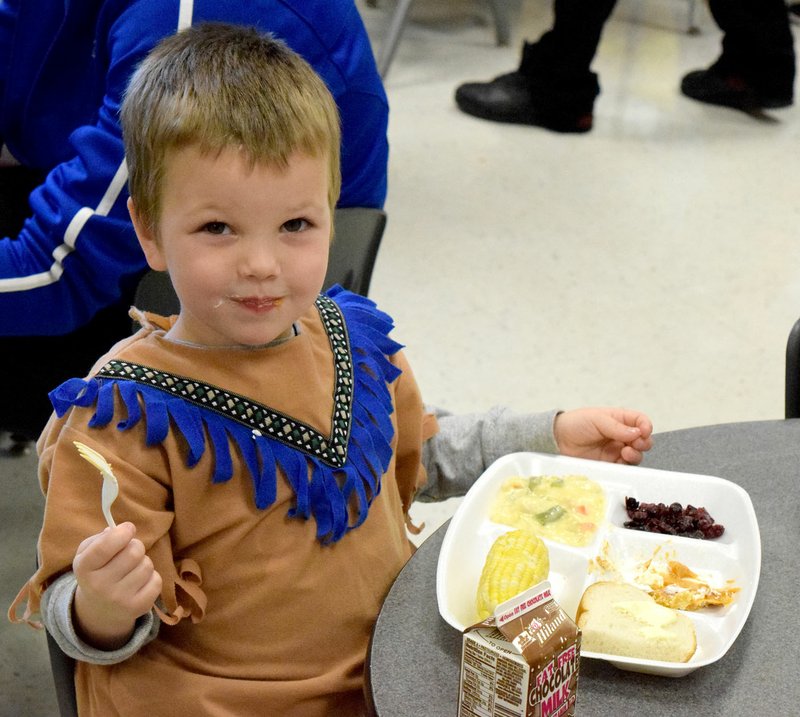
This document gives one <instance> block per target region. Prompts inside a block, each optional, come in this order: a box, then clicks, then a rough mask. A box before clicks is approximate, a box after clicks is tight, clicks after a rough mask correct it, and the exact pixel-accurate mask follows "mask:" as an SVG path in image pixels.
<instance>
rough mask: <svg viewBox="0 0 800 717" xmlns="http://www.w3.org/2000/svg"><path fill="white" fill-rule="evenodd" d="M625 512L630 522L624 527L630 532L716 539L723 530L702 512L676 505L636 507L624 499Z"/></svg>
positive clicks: (661, 504) (703, 510)
mask: <svg viewBox="0 0 800 717" xmlns="http://www.w3.org/2000/svg"><path fill="white" fill-rule="evenodd" d="M625 509H626V511H627V513H628V517H629V518H630V520H628V521H626V522H625V523H624V525H625V527H626V528H629V529H631V530H645V531H648V532H651V533H663V534H665V535H682V536H684V537H688V538H698V539H701V540H702V539H705V538H718V537H719V536H720V535H722V534H723V533H724V532H725V527H724V526H722V525H720V524H719V523H715V522H714V519H713V518H712V517H711V515H710V514H709V513H708V511H707V510H706V509H705V508H703V507H700V508H695V506H693V505H690V504H689V505H687V506H686V508H683V507H682V506H681V504H680V503H671V504H670V505H665V504H664V503H640V502H639V501H638V500H636V498H631V497H630V496H626V497H625Z"/></svg>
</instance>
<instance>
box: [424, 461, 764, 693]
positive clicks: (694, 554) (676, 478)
mask: <svg viewBox="0 0 800 717" xmlns="http://www.w3.org/2000/svg"><path fill="white" fill-rule="evenodd" d="M567 474H580V475H585V476H587V477H589V478H591V479H592V480H594V481H596V482H597V483H599V484H600V485H601V486H602V487H603V489H604V491H605V494H606V516H605V521H604V523H603V524H602V525H601V526H600V528H599V530H598V532H597V534H596V536H595V539H594V541H593V542H592V543H591V544H590V545H588V546H585V547H581V548H575V547H570V546H567V545H562V544H559V543H554V542H552V541H548V540H545V543H546V544H547V547H548V550H549V552H550V576H549V578H548V579H549V581H550V583H551V584H552V589H553V595H554V597H555V598H556V600H558V602H559V603H560V604H561V605H562V607H563V608H564V609H565V610H566V612H567V613H568V614H569V615H571V616H572V617H574V616H575V611H576V610H577V607H578V602H579V601H580V597H581V595H582V594H583V591H584V590H585V589H586V587H588V586H589V585H590V584H591V583H593V582H595V581H596V580H598V579H603V576H602V575H600V574H598V573H597V572H596V571H593V570H590V564H591V561H592V560H593V559H594V558H595V557H597V556H598V555H600V554H601V551H602V550H603V546H604V544H605V543H606V542H607V543H608V548H609V554H610V556H612V558H613V561H614V563H615V565H616V567H617V568H618V570H619V572H620V573H621V575H622V577H623V578H624V579H627V580H630V581H633V577H634V575H635V574H636V572H637V569H638V567H639V566H640V564H641V562H642V561H644V560H646V559H647V558H648V557H650V556H652V555H653V553H654V552H655V551H656V549H657V548H658V547H659V546H661V547H662V549H663V550H665V551H667V552H668V553H669V556H670V557H672V558H673V559H675V560H678V561H680V562H682V563H684V564H685V565H687V566H689V567H690V568H691V569H692V570H694V571H695V572H697V573H698V574H699V575H701V576H702V577H704V578H707V579H708V580H709V582H710V583H711V584H713V585H720V586H721V585H725V584H726V582H727V581H729V580H730V581H733V583H734V584H735V585H736V586H737V587H739V588H741V590H740V592H738V593H737V594H736V596H735V599H734V601H733V603H732V604H730V605H727V606H725V607H713V608H704V609H702V610H699V611H689V612H686V614H687V615H688V616H689V617H690V618H691V619H692V621H693V622H694V625H695V631H696V633H697V650H696V652H695V654H694V656H693V657H692V658H691V659H690V660H689V662H686V663H673V662H661V661H657V660H639V659H634V658H628V657H620V656H618V655H606V654H601V653H592V652H586V651H582V652H581V654H582V656H584V657H589V658H596V659H604V660H608V661H609V662H611V663H613V664H614V665H616V666H617V667H619V668H621V669H626V670H632V671H637V672H646V673H650V674H658V675H665V676H670V677H681V676H683V675H686V674H688V673H690V672H692V671H693V670H696V669H697V668H699V667H703V666H704V665H708V664H711V663H712V662H715V661H717V660H719V659H720V658H721V657H722V656H723V655H725V653H726V652H727V651H728V650H729V649H730V647H731V645H732V644H733V643H734V641H735V640H736V638H737V636H738V635H739V633H740V631H741V629H742V627H743V626H744V624H745V621H746V620H747V616H748V614H749V613H750V608H751V607H752V605H753V600H754V599H755V595H756V590H757V588H758V579H759V575H760V572H761V538H760V535H759V531H758V523H757V521H756V516H755V511H754V510H753V505H752V502H751V501H750V496H749V495H748V494H747V492H746V491H745V490H743V489H742V488H740V487H739V486H737V485H736V484H734V483H731V482H730V481H727V480H724V479H723V478H718V477H715V476H706V475H697V474H692V473H678V472H673V471H663V470H657V469H654V468H643V467H639V466H627V465H620V464H615V463H604V462H599V461H589V460H583V459H579V458H568V457H565V456H553V455H546V454H539V453H514V454H511V455H508V456H505V457H503V458H501V459H500V460H498V461H496V462H495V463H494V464H493V465H491V466H490V467H489V468H488V469H487V470H486V472H485V473H484V474H483V475H482V476H481V477H480V478H479V479H478V480H477V481H476V482H475V484H474V485H473V486H472V488H471V489H470V490H469V492H468V493H467V495H466V496H465V498H464V500H463V501H462V503H461V504H460V505H459V507H458V509H457V510H456V512H455V514H454V515H453V518H452V520H451V521H450V525H449V526H448V529H447V533H446V535H445V537H444V540H443V542H442V549H441V553H440V554H439V563H438V566H437V573H436V595H437V600H438V606H439V613H440V614H441V616H442V617H443V618H444V620H445V621H447V622H448V623H449V624H450V625H452V626H453V627H454V628H455V629H457V630H461V631H463V630H464V629H465V628H467V627H468V626H470V625H472V624H474V623H475V621H476V615H475V594H476V591H477V587H478V581H479V579H480V574H481V570H482V568H483V564H484V562H485V560H486V555H487V553H488V552H489V548H490V547H491V545H492V543H493V542H494V541H495V539H496V538H497V537H498V536H499V535H501V534H502V533H504V532H507V531H509V530H512V528H511V527H510V526H507V525H501V524H499V523H494V522H492V521H491V520H490V519H489V511H490V509H491V505H492V502H493V500H494V497H495V495H496V493H497V491H498V490H499V488H500V485H501V484H502V483H503V482H504V481H505V480H506V479H507V478H510V477H512V476H517V475H522V476H529V475H567ZM625 496H632V497H634V498H636V499H637V500H639V501H640V502H648V503H649V502H654V503H659V502H661V503H666V504H669V503H672V502H676V501H677V502H678V503H681V504H682V505H684V506H685V505H687V504H689V503H690V504H692V505H694V506H696V507H700V506H703V507H705V508H706V509H707V510H708V512H709V513H710V514H711V515H712V516H713V518H714V520H715V521H716V522H718V523H722V524H723V525H724V526H725V532H724V534H723V535H722V536H721V537H720V538H717V539H715V540H698V539H695V538H683V537H676V536H665V535H657V534H653V533H645V532H641V531H635V530H629V529H626V528H623V527H622V526H623V523H624V522H625V521H626V520H628V517H627V514H626V512H625V506H624V499H625Z"/></svg>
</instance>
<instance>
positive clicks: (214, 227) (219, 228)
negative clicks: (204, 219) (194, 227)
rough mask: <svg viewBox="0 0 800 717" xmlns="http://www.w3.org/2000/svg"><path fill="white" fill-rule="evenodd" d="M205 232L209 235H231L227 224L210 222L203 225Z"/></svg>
mask: <svg viewBox="0 0 800 717" xmlns="http://www.w3.org/2000/svg"><path fill="white" fill-rule="evenodd" d="M203 231H204V232H208V233H209V234H229V233H230V229H229V228H228V225H227V224H226V223H225V222H208V223H207V224H204V225H203Z"/></svg>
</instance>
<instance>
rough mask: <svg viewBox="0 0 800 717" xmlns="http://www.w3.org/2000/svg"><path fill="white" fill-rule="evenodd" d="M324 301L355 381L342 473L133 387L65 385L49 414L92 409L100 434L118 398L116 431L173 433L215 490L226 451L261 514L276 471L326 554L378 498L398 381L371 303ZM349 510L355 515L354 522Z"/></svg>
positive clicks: (228, 470)
mask: <svg viewBox="0 0 800 717" xmlns="http://www.w3.org/2000/svg"><path fill="white" fill-rule="evenodd" d="M328 296H329V297H330V298H332V299H334V300H335V302H336V304H337V305H338V306H339V308H340V310H341V312H342V314H343V316H344V318H345V323H346V325H347V331H348V336H349V340H350V347H351V354H352V362H353V368H354V377H355V381H354V386H353V405H352V416H351V429H350V437H349V441H348V446H347V461H346V462H345V464H344V467H342V468H334V467H331V466H330V465H327V464H326V463H324V462H323V461H321V460H319V459H317V458H315V457H314V456H311V455H309V454H307V453H305V452H303V451H301V450H300V449H298V448H294V447H292V446H289V445H286V444H285V443H282V442H280V441H278V440H275V439H273V438H270V437H268V436H265V435H262V434H261V433H260V432H259V431H253V430H252V429H251V428H249V427H248V426H246V425H244V424H242V423H239V422H238V421H235V420H233V419H232V418H229V417H227V416H222V415H220V414H219V413H217V412H215V411H211V410H209V409H206V408H203V407H200V406H198V405H196V404H194V403H191V402H189V401H186V400H184V399H181V398H179V397H177V396H174V395H172V394H171V393H168V392H165V391H163V390H161V389H159V388H155V387H152V386H147V385H144V384H141V383H137V382H135V381H129V380H119V379H106V378H91V379H89V380H88V381H84V380H82V379H70V380H69V381H66V382H65V383H63V384H62V385H61V386H59V387H58V388H56V389H55V390H54V391H52V392H51V393H50V399H51V401H52V403H53V407H54V409H55V411H56V414H57V415H58V416H63V415H64V414H65V413H66V412H67V411H68V410H69V409H70V408H71V407H72V406H81V407H88V406H94V408H95V412H94V415H93V416H92V418H91V420H90V421H89V426H90V427H103V426H107V425H108V424H109V423H110V422H111V421H112V420H113V419H114V413H115V411H114V405H115V400H114V399H115V392H117V393H118V394H119V396H120V398H121V401H122V404H123V405H124V410H125V415H124V416H119V417H118V421H117V424H116V427H117V429H118V430H120V431H125V430H128V429H130V428H132V427H134V426H136V425H138V424H139V422H140V421H141V420H142V418H144V419H145V425H146V438H145V440H146V443H147V445H148V446H154V445H158V444H160V443H162V442H163V441H164V439H165V438H166V437H167V435H168V433H169V431H170V430H172V431H177V432H178V433H179V434H180V435H181V437H182V438H183V439H184V440H185V442H186V445H187V455H186V465H187V466H188V467H190V468H191V467H192V466H195V465H196V464H197V462H198V461H199V460H200V459H201V458H202V456H203V454H204V453H205V451H206V450H207V449H210V450H211V451H212V453H213V456H214V471H213V475H212V476H211V480H212V482H214V483H223V482H225V481H228V480H230V479H231V478H232V477H233V460H232V456H231V446H234V447H235V448H236V449H237V450H238V452H239V455H240V456H241V457H242V461H243V463H244V465H245V466H246V469H247V472H248V473H249V475H250V478H251V480H252V483H253V495H254V500H255V504H256V506H257V507H258V508H259V509H262V510H263V509H265V508H267V507H269V506H270V505H272V504H273V503H274V502H275V499H276V495H277V468H278V467H280V468H281V470H282V471H283V473H284V474H285V475H286V478H287V480H288V482H289V485H290V486H291V488H292V490H293V492H294V495H295V504H294V506H293V507H292V508H291V509H290V510H289V512H288V515H289V517H292V518H294V517H296V518H301V519H306V520H307V519H309V518H313V519H314V520H315V522H316V524H317V539H318V540H319V541H320V542H322V543H325V544H327V543H333V542H336V541H338V540H339V539H341V538H342V536H344V535H345V534H346V533H347V532H348V531H350V530H353V529H354V528H356V527H358V526H359V525H361V523H363V522H364V520H365V519H366V517H367V513H368V511H369V506H370V505H371V503H372V501H373V500H374V498H375V497H376V496H377V495H378V493H379V492H380V489H381V484H380V481H381V476H382V475H383V474H384V473H385V472H386V469H387V468H388V467H389V462H390V461H391V458H392V448H391V441H392V438H393V436H394V429H393V427H392V421H391V418H390V416H391V413H392V412H393V410H394V407H393V405H392V400H391V396H390V394H389V390H388V387H387V385H388V384H389V383H392V382H393V381H394V380H395V379H396V378H397V377H398V376H399V375H400V373H401V372H400V370H399V369H398V368H397V367H396V366H395V365H394V364H392V363H391V362H390V361H389V360H388V358H387V356H391V355H393V354H394V353H396V352H397V351H399V350H400V349H401V348H402V346H401V345H400V344H398V343H397V342H395V341H394V340H392V339H391V338H389V336H388V334H389V332H390V331H391V329H392V328H393V323H392V320H391V318H390V317H389V316H388V315H386V314H384V313H383V312H381V311H379V310H378V309H377V308H376V307H375V304H374V303H373V302H372V301H370V300H369V299H366V298H364V297H362V296H358V295H356V294H352V293H350V292H348V291H345V290H344V289H342V288H341V287H334V288H332V289H331V290H329V292H328ZM142 409H143V410H142ZM350 505H354V506H355V515H354V516H353V517H352V518H351V517H350V511H349V509H348V506H350Z"/></svg>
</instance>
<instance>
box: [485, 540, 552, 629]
mask: <svg viewBox="0 0 800 717" xmlns="http://www.w3.org/2000/svg"><path fill="white" fill-rule="evenodd" d="M549 572H550V556H549V555H548V553H547V547H546V546H545V544H544V543H543V542H542V540H541V539H540V538H539V537H538V536H537V535H536V534H535V533H533V532H531V531H530V530H522V529H521V530H512V531H510V532H508V533H504V534H503V535H501V536H500V537H499V538H497V540H495V541H494V544H493V545H492V547H491V548H490V550H489V554H488V555H487V556H486V562H485V563H484V566H483V572H482V573H481V579H480V583H479V584H478V596H477V607H478V617H479V619H481V620H483V619H484V618H486V617H488V616H489V615H491V614H492V613H493V612H494V609H495V608H496V607H497V606H498V605H499V604H500V603H501V602H504V601H505V600H508V599H509V598H512V597H514V595H516V594H518V593H521V592H522V591H523V590H527V589H528V588H529V587H532V586H534V585H536V584H537V583H540V582H541V581H542V580H546V579H547V575H548V573H549Z"/></svg>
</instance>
